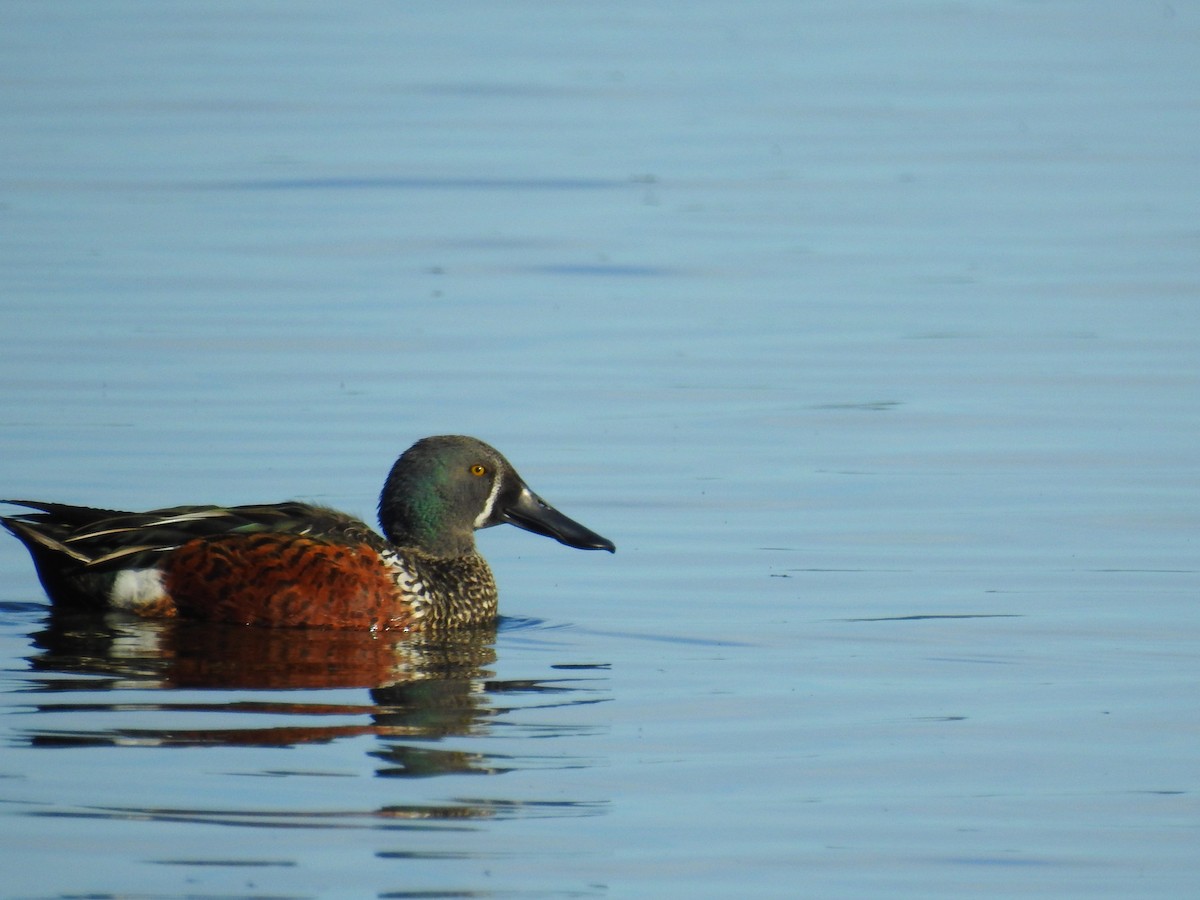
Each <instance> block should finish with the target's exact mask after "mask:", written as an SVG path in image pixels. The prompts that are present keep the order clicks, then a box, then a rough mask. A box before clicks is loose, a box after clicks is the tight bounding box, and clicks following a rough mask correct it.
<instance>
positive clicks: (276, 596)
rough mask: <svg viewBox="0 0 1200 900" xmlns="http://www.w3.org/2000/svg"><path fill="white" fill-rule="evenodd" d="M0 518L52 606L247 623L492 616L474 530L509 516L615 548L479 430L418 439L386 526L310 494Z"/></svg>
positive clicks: (388, 493)
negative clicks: (536, 485) (533, 484)
mask: <svg viewBox="0 0 1200 900" xmlns="http://www.w3.org/2000/svg"><path fill="white" fill-rule="evenodd" d="M5 502H8V503H11V504H13V505H15V506H24V507H28V508H29V509H33V510H37V512H26V513H20V514H18V515H14V516H8V517H3V518H0V522H2V523H3V524H4V526H5V527H6V528H7V529H8V530H9V531H11V532H12V533H13V534H14V535H16V537H17V538H18V539H19V540H20V541H21V542H22V543H23V544H24V545H25V547H26V548H27V549H28V550H29V553H30V555H31V556H32V557H33V562H34V565H35V566H36V567H37V572H38V577H39V578H40V579H41V582H42V586H43V587H44V588H45V589H46V593H47V594H48V595H49V596H50V599H51V601H52V602H53V603H54V604H55V605H56V606H62V607H74V608H93V609H118V610H125V611H127V612H131V613H134V614H137V615H141V616H146V617H174V616H185V617H189V618H197V619H204V620H207V621H214V622H240V623H245V624H248V625H269V626H281V627H313V628H358V629H372V630H385V629H387V630H392V629H403V630H414V631H415V630H421V629H432V628H444V627H458V626H467V625H475V624H482V623H487V622H491V621H493V620H494V619H495V617H496V583H495V581H494V580H493V578H492V571H491V569H490V568H489V567H488V564H487V562H486V561H485V560H484V558H483V557H482V556H480V555H479V552H478V551H477V550H476V548H475V535H474V532H475V530H476V529H479V528H489V527H491V526H492V525H500V524H502V523H504V522H507V523H509V524H512V525H516V526H517V527H518V528H523V529H525V530H526V531H532V532H534V533H535V534H542V535H546V536H547V537H552V538H554V539H555V540H557V541H559V542H560V543H563V544H566V545H567V546H569V547H578V548H580V549H585V550H608V551H609V552H613V551H614V550H615V549H616V548H615V547H614V546H613V543H612V542H611V541H609V540H608V539H607V538H603V537H601V536H600V535H598V534H596V533H595V532H593V531H590V530H588V529H587V528H585V527H584V526H582V525H580V524H579V523H578V522H575V521H573V520H571V519H569V518H567V517H566V516H564V515H563V514H562V513H560V512H559V511H558V510H556V509H554V507H552V506H550V505H549V504H547V503H545V502H544V501H543V500H542V499H541V498H540V497H538V496H537V494H535V493H533V491H531V490H530V489H529V488H528V487H527V486H526V485H525V482H524V481H522V480H521V476H519V475H518V474H517V472H516V470H515V469H514V468H513V467H512V466H511V465H510V464H509V462H508V460H506V459H505V458H504V457H503V456H501V455H500V454H499V453H498V452H497V451H496V450H494V449H493V448H492V447H489V446H488V445H487V444H485V443H483V441H480V440H477V439H475V438H471V437H463V436H459V435H446V436H440V437H429V438H425V439H424V440H421V441H418V442H417V443H416V444H414V445H413V446H412V447H410V448H409V449H408V450H406V451H405V452H404V454H403V455H401V457H400V458H399V459H398V460H396V463H395V465H394V466H392V470H391V472H390V473H389V474H388V477H387V481H386V482H385V483H384V486H383V491H382V493H381V494H380V498H379V524H380V525H381V526H382V529H383V536H382V537H381V536H380V535H378V534H376V533H375V532H374V531H372V530H371V528H369V527H368V526H367V525H366V524H365V523H364V522H361V521H359V520H358V519H355V518H353V517H352V516H348V515H346V514H345V513H341V512H338V511H337V510H333V509H328V508H326V507H321V506H312V505H310V504H307V503H299V502H288V503H277V504H269V505H264V506H234V507H228V508H227V507H220V506H177V507H173V508H171V509H156V510H151V511H150V512H144V513H130V512H120V511H117V510H111V509H91V508H89V507H85V506H69V505H66V504H62V503H43V502H41V501H36V500H10V501H5Z"/></svg>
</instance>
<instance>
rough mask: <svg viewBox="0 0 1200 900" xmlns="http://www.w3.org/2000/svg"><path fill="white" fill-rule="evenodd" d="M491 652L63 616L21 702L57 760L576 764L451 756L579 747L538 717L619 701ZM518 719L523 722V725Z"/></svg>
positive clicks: (578, 680) (47, 638) (484, 767)
mask: <svg viewBox="0 0 1200 900" xmlns="http://www.w3.org/2000/svg"><path fill="white" fill-rule="evenodd" d="M495 640H496V629H495V628H489V629H477V630H473V631H465V632H456V633H453V634H448V635H442V636H437V637H430V636H408V635H393V634H364V633H357V632H346V631H320V630H307V631H299V630H285V629H266V628H250V627H243V626H231V625H212V624H206V623H193V622H173V621H158V622H152V621H144V620H137V619H129V618H126V617H122V616H117V615H113V614H109V615H106V616H87V615H79V614H57V613H56V614H54V615H52V616H51V617H50V619H49V621H48V622H47V627H46V628H45V629H44V630H43V631H41V632H39V633H37V634H35V635H34V637H33V642H34V646H35V647H36V648H37V649H36V652H35V653H33V654H32V655H31V656H30V658H29V662H30V666H31V669H32V673H31V676H30V679H29V682H28V684H27V687H26V689H25V691H26V692H27V693H32V694H34V695H35V696H36V697H37V698H38V699H37V701H36V702H35V703H33V704H31V705H30V706H29V707H27V708H28V710H29V712H28V713H27V715H29V717H30V719H31V721H32V723H33V724H32V725H31V727H27V728H24V729H19V733H20V734H23V735H24V738H25V741H26V742H27V743H26V745H27V746H33V747H47V748H49V747H84V746H107V747H120V746H133V747H147V746H153V747H160V746H176V747H186V746H277V747H278V746H295V745H300V744H314V743H321V742H329V741H334V740H338V739H344V738H352V737H358V736H363V735H367V736H374V737H377V738H379V741H378V743H376V744H375V745H374V747H373V748H372V749H370V750H369V751H368V756H369V757H370V758H371V759H372V760H374V761H375V762H376V764H377V768H376V773H375V774H376V775H377V776H381V777H389V778H397V777H404V778H413V777H429V776H435V775H444V774H450V773H456V774H462V773H472V774H498V773H501V772H505V771H509V770H511V769H513V768H517V767H520V768H546V767H570V766H574V765H580V764H581V762H580V761H579V760H573V759H570V758H565V759H564V758H559V757H549V758H541V757H537V758H534V757H530V756H517V757H511V756H506V755H498V754H496V753H493V752H486V751H484V750H482V749H475V748H470V749H464V747H462V746H456V747H448V746H444V745H443V744H442V741H443V740H444V739H447V738H451V737H466V736H482V735H488V734H490V733H492V732H493V730H494V729H495V728H497V727H498V726H499V724H500V723H502V722H503V723H504V724H505V727H513V726H514V724H515V727H517V728H518V730H519V731H520V732H522V733H523V734H526V736H536V737H543V736H545V732H546V731H547V730H548V731H549V733H550V734H551V735H553V734H562V735H568V734H577V733H578V732H579V726H571V725H565V724H562V723H560V722H557V721H556V722H555V723H554V724H542V723H537V722H531V721H528V718H529V715H528V714H530V713H535V712H536V711H537V710H541V709H550V708H555V707H563V706H572V705H578V704H590V703H596V702H603V701H605V700H607V699H608V694H607V683H606V680H605V676H604V673H603V670H604V669H605V668H606V667H605V666H603V665H590V664H588V665H574V664H566V671H567V672H569V673H570V675H569V677H559V676H558V675H555V676H554V677H550V678H545V679H520V680H503V679H497V678H496V677H495V673H494V671H493V670H492V669H491V668H490V667H491V666H492V664H493V663H495V661H496V648H495ZM358 690H361V693H358ZM347 691H349V693H347ZM514 713H525V714H527V715H524V716H522V719H523V720H524V721H521V722H519V723H513V722H512V721H510V719H511V716H512V714H514ZM460 743H461V742H460ZM493 743H494V742H493ZM468 746H470V745H468ZM456 809H458V813H456V814H461V808H460V807H457V806H456ZM142 812H144V811H142ZM93 814H98V815H104V816H108V815H120V813H119V811H113V810H108V811H104V812H100V811H93ZM415 814H416V815H419V816H424V815H428V814H429V811H428V810H418V811H416V812H415ZM480 814H486V815H488V816H493V815H495V810H487V811H486V813H485V812H484V811H483V810H480Z"/></svg>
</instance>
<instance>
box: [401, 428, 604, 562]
mask: <svg viewBox="0 0 1200 900" xmlns="http://www.w3.org/2000/svg"><path fill="white" fill-rule="evenodd" d="M505 522H507V523H508V524H510V525H516V526H517V527H518V528H523V529H525V530H526V531H532V532H533V533H535V534H543V535H545V536H546V537H552V538H554V539H555V540H556V541H558V542H559V543H562V544H566V545H567V546H568V547H578V548H579V549H581V550H607V551H609V552H610V553H612V552H614V551H615V550H616V547H615V546H614V545H613V543H612V541H610V540H608V539H607V538H603V537H601V536H600V535H598V534H596V533H595V532H594V531H591V530H589V529H587V528H585V527H584V526H582V525H580V524H579V523H578V522H576V521H574V520H573V519H569V518H567V517H566V516H564V515H563V514H562V513H560V512H559V511H558V510H556V509H555V508H554V507H552V506H551V505H550V504H548V503H546V502H545V501H544V500H542V499H541V498H540V497H539V496H538V495H537V494H535V493H534V492H533V491H531V490H530V489H529V487H528V486H527V485H526V484H525V482H524V481H523V480H522V479H521V476H520V475H518V474H517V470H516V469H514V468H513V467H512V465H511V464H510V463H509V461H508V460H506V459H505V458H504V457H503V456H501V455H500V453H499V452H498V451H497V450H495V449H494V448H492V447H490V446H488V445H487V444H485V443H484V442H483V441H481V440H478V439H476V438H473V437H465V436H463V435H440V436H438V437H428V438H425V439H423V440H420V441H417V443H415V444H413V445H412V446H411V447H410V448H409V449H408V450H406V451H404V454H403V455H402V456H401V457H400V458H399V459H398V460H396V464H395V465H394V466H392V471H391V472H390V473H389V474H388V477H387V481H386V482H385V483H384V486H383V493H382V494H381V495H380V497H379V524H380V525H381V526H382V528H383V533H384V534H385V535H386V536H387V539H388V540H389V541H391V542H392V543H393V544H396V545H398V546H401V547H416V548H418V549H420V550H423V551H424V552H426V553H430V554H432V555H434V556H443V557H451V556H464V555H467V554H470V553H473V552H474V551H475V536H474V533H475V531H476V530H477V529H479V528H490V527H491V526H493V525H501V524H503V523H505Z"/></svg>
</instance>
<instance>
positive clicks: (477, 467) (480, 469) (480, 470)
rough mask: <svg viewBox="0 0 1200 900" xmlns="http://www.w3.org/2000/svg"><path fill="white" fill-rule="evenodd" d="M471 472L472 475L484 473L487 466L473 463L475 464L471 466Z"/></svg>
mask: <svg viewBox="0 0 1200 900" xmlns="http://www.w3.org/2000/svg"><path fill="white" fill-rule="evenodd" d="M471 474H472V475H486V474H487V467H486V466H481V465H480V464H479V463H475V465H473V466H471Z"/></svg>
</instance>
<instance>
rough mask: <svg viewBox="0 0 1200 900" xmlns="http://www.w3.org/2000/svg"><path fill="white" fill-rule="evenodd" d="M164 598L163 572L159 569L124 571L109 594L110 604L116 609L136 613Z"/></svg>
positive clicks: (118, 575)
mask: <svg viewBox="0 0 1200 900" xmlns="http://www.w3.org/2000/svg"><path fill="white" fill-rule="evenodd" d="M164 596H165V591H164V590H163V580H162V572H160V571H159V570H158V569H122V570H121V571H120V572H118V573H117V578H116V580H115V581H114V582H113V586H112V589H111V590H110V591H109V592H108V602H109V603H111V604H112V605H113V607H114V608H115V609H125V610H131V611H134V612H136V611H137V610H139V609H141V608H142V607H144V606H149V605H151V604H153V603H157V602H158V601H160V600H162V599H163V597H164Z"/></svg>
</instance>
